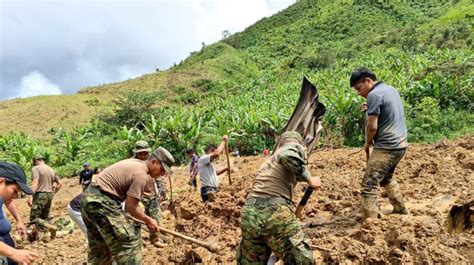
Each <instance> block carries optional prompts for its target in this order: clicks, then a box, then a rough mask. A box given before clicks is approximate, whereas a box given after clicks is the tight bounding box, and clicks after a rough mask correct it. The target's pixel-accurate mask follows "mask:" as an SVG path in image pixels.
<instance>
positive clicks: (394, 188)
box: [384, 180, 408, 214]
mask: <svg viewBox="0 0 474 265" xmlns="http://www.w3.org/2000/svg"><path fill="white" fill-rule="evenodd" d="M384 188H385V192H386V193H387V196H388V199H389V200H390V203H391V204H392V205H393V213H395V214H408V210H407V208H405V203H404V202H403V195H402V193H401V191H400V187H399V186H398V183H397V181H395V180H392V181H390V182H389V183H388V184H387V185H385V186H384Z"/></svg>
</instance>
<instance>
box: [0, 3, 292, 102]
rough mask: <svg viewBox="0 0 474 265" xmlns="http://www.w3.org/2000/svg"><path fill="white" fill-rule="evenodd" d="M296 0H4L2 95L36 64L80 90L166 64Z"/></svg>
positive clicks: (13, 90)
mask: <svg viewBox="0 0 474 265" xmlns="http://www.w3.org/2000/svg"><path fill="white" fill-rule="evenodd" d="M294 1H295V0H140V1H131V0H97V1H89V0H68V1H65V0H64V1H63V0H50V1H45V0H21V1H11V0H0V65H8V66H9V67H0V100H2V99H5V98H11V97H15V96H18V91H19V90H20V88H19V86H18V85H19V84H20V83H22V79H23V78H24V77H26V76H29V75H30V74H31V73H32V72H35V71H37V72H39V73H41V74H42V75H43V77H44V76H47V77H48V79H49V81H48V82H49V83H53V84H55V85H56V87H60V88H61V90H62V92H63V93H75V92H76V91H77V90H78V89H80V88H82V87H85V86H93V85H98V84H103V83H110V82H118V81H121V80H124V79H129V78H132V77H136V76H140V75H142V74H147V73H152V72H154V71H155V69H156V68H159V69H161V70H164V69H166V68H168V67H170V66H172V65H173V63H178V62H179V61H181V60H183V59H185V58H186V57H187V56H188V55H189V53H190V52H192V51H196V50H199V49H201V43H202V42H205V43H206V44H211V43H213V42H215V41H218V40H220V39H221V38H222V31H224V30H229V31H230V32H231V33H235V32H237V31H242V30H244V29H245V28H246V27H248V26H250V25H251V24H253V23H255V22H256V21H257V20H259V19H261V18H263V17H265V16H270V15H272V14H274V13H276V12H277V11H279V10H281V9H283V8H285V7H287V6H289V5H290V4H292V3H294ZM48 79H46V80H48ZM53 86H54V85H53ZM25 91H27V90H25ZM55 91H57V90H55ZM40 93H41V92H38V91H37V92H35V94H40ZM46 93H48V92H45V93H41V94H46Z"/></svg>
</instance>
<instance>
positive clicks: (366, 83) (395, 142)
mask: <svg viewBox="0 0 474 265" xmlns="http://www.w3.org/2000/svg"><path fill="white" fill-rule="evenodd" d="M350 85H351V87H353V88H354V89H355V90H356V91H357V94H359V96H361V97H364V98H366V99H367V104H366V105H363V106H362V110H363V111H366V113H367V124H366V128H365V145H364V150H365V152H366V154H367V157H368V161H367V168H366V170H365V175H364V178H363V180H362V184H361V187H362V189H361V193H362V221H363V222H364V221H365V220H366V219H368V218H377V217H378V214H379V208H378V204H377V186H378V185H380V186H382V187H384V188H385V191H386V192H387V195H388V198H389V200H390V203H391V204H392V205H393V213H396V214H408V211H407V209H406V208H405V204H404V202H403V195H402V193H401V191H400V188H399V186H398V183H397V181H396V180H395V179H394V178H393V173H394V171H395V167H396V166H397V164H398V162H399V161H400V160H401V159H402V157H403V156H404V155H405V152H406V148H407V147H408V141H407V138H408V137H407V128H406V125H405V115H404V110H403V103H402V100H401V99H400V95H399V94H398V92H397V90H395V88H393V87H391V86H388V85H386V84H385V83H383V82H377V77H376V76H375V74H374V73H372V72H371V71H370V70H368V69H365V68H360V69H357V70H355V71H354V72H353V73H352V75H351V78H350ZM371 146H373V151H372V153H371V154H370V157H369V151H370V147H371Z"/></svg>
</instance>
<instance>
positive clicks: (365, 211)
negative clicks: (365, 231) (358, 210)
mask: <svg viewBox="0 0 474 265" xmlns="http://www.w3.org/2000/svg"><path fill="white" fill-rule="evenodd" d="M378 215H379V207H378V205H377V197H362V222H365V220H366V219H367V218H377V217H378Z"/></svg>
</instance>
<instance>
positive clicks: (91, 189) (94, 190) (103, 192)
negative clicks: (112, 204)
mask: <svg viewBox="0 0 474 265" xmlns="http://www.w3.org/2000/svg"><path fill="white" fill-rule="evenodd" d="M88 189H89V192H91V193H92V194H97V192H99V193H101V194H103V195H105V196H107V197H109V198H110V199H112V200H114V201H116V202H118V203H119V204H120V203H122V201H121V200H120V199H119V198H118V197H117V196H115V195H113V194H111V193H109V192H106V191H103V190H101V189H100V188H99V187H98V186H92V185H90V186H89V188H88Z"/></svg>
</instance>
